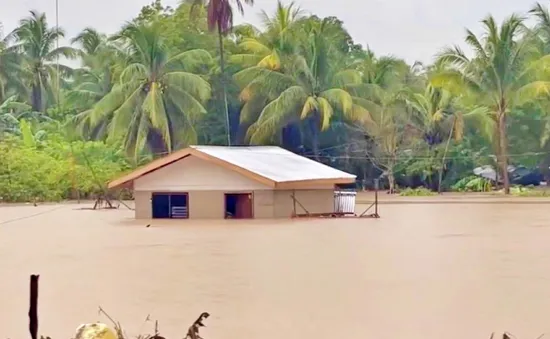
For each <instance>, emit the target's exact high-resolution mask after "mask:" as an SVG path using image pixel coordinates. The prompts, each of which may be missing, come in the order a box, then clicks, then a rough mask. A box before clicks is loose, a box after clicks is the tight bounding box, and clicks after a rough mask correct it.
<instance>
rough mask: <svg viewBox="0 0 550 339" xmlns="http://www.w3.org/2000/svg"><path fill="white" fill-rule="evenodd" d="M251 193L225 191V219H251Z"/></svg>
mask: <svg viewBox="0 0 550 339" xmlns="http://www.w3.org/2000/svg"><path fill="white" fill-rule="evenodd" d="M253 217H254V215H253V211H252V193H226V194H225V218H226V219H252V218H253Z"/></svg>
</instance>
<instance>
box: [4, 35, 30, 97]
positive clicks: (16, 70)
mask: <svg viewBox="0 0 550 339" xmlns="http://www.w3.org/2000/svg"><path fill="white" fill-rule="evenodd" d="M20 64H21V55H19V53H17V51H16V50H15V48H13V47H12V46H10V37H9V36H8V37H5V38H1V39H0V102H3V101H4V100H7V99H8V97H10V96H12V95H16V94H21V93H25V90H26V88H25V85H24V84H23V82H22V81H21V77H20V75H21V67H20Z"/></svg>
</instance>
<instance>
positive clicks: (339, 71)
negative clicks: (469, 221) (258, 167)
mask: <svg viewBox="0 0 550 339" xmlns="http://www.w3.org/2000/svg"><path fill="white" fill-rule="evenodd" d="M253 4H254V2H253V1H252V0H236V1H229V0H219V1H218V0H209V1H203V0H187V1H182V2H181V3H180V5H178V6H177V7H176V8H171V7H167V6H164V5H163V4H162V2H161V1H160V0H155V1H153V2H152V3H151V5H149V6H145V7H144V8H143V9H142V10H141V11H140V13H136V16H135V18H134V19H132V20H130V21H129V22H127V23H124V24H123V25H121V27H120V29H119V31H118V32H116V33H114V34H105V33H103V32H100V31H98V30H97V29H95V28H94V27H88V28H86V29H84V30H83V31H82V32H80V33H78V34H77V35H76V36H73V37H68V36H66V33H65V31H64V30H63V29H62V28H59V29H57V28H55V27H54V26H52V25H51V24H50V23H49V21H48V20H47V19H48V18H47V17H46V15H45V14H43V13H39V12H37V11H30V13H29V14H28V15H27V16H26V17H24V18H22V19H21V20H20V23H19V25H18V27H17V28H16V29H14V30H13V31H12V32H9V33H8V34H6V35H5V36H3V37H1V39H0V178H1V179H2V180H1V181H0V182H1V183H0V199H4V200H8V201H12V200H15V201H19V200H29V199H44V200H52V199H63V198H70V197H74V196H75V195H76V194H79V195H82V196H87V195H91V194H94V193H97V190H98V189H99V188H98V187H99V186H101V185H102V184H103V183H104V182H105V181H107V180H109V179H111V178H113V177H114V176H116V175H118V174H119V173H121V172H123V171H126V170H128V169H130V168H132V167H134V166H137V165H139V164H141V163H143V162H145V161H149V160H150V159H154V158H157V157H160V156H163V155H165V154H167V153H170V152H173V151H175V150H177V149H180V148H183V147H186V146H188V145H191V144H218V145H226V144H228V143H229V144H232V145H264V144H270V145H279V146H282V147H285V148H287V149H289V150H291V151H293V152H296V153H299V154H301V155H304V156H306V157H310V158H312V159H315V160H317V161H321V162H323V163H326V164H329V165H330V166H334V167H338V168H340V169H343V170H345V171H349V172H352V173H355V174H356V175H357V176H358V179H359V180H360V181H361V182H362V183H363V184H364V185H367V186H368V185H371V184H372V182H373V179H376V178H380V177H381V178H384V184H385V185H386V186H387V187H389V188H390V189H392V190H393V189H394V188H396V187H398V186H401V187H405V186H411V187H417V186H425V187H427V188H430V189H433V190H438V189H439V190H448V189H451V188H452V187H456V185H457V183H460V182H461V180H462V181H464V180H466V178H468V177H470V176H471V175H472V171H473V169H474V168H475V167H477V166H482V165H491V166H493V167H495V168H498V169H499V176H500V178H501V179H502V181H503V185H504V187H505V191H506V192H508V190H509V187H510V181H511V180H512V179H511V178H509V175H508V174H509V165H515V166H526V167H529V168H531V169H533V170H537V171H539V172H541V173H542V175H544V176H545V177H546V179H547V180H550V171H549V166H550V142H549V141H550V115H549V114H548V112H550V110H549V109H550V47H549V46H550V14H549V11H548V8H546V7H545V6H544V5H542V4H536V5H535V6H534V7H533V9H532V10H531V11H529V12H528V13H515V14H514V13H510V16H509V17H508V18H506V19H505V20H503V21H502V22H500V23H499V22H497V21H496V20H495V19H494V17H492V16H487V17H486V18H484V19H483V20H482V21H481V27H482V29H483V31H482V32H481V34H478V35H476V34H474V33H473V32H472V30H470V29H467V30H466V33H465V36H464V43H463V44H461V45H460V46H447V47H445V46H441V49H440V50H439V52H438V53H437V54H436V55H434V59H433V63H431V64H422V63H414V64H408V63H407V62H405V61H404V60H402V59H400V58H399V57H397V56H388V55H378V54H376V51H373V50H372V49H370V48H369V47H368V46H361V45H359V44H357V43H356V42H355V41H354V40H353V37H352V36H351V35H350V34H349V32H347V30H346V28H345V23H343V22H342V21H341V20H339V19H338V18H336V17H331V16H329V17H324V18H323V17H318V16H315V15H308V14H307V12H305V11H304V10H303V9H302V8H301V7H300V6H299V3H298V2H288V3H283V2H278V4H277V6H276V8H275V10H274V11H273V12H272V13H267V12H263V11H262V12H261V13H259V15H260V17H261V22H262V25H261V27H254V26H252V25H248V24H243V25H238V26H234V25H233V13H234V11H240V12H242V11H254V7H253ZM244 5H250V6H244ZM63 37H66V38H68V39H69V41H70V45H68V46H63V45H61V46H60V45H59V41H60V40H59V39H60V38H63ZM461 46H462V47H461ZM463 48H467V49H463ZM67 58H69V59H74V60H77V61H78V62H79V66H78V67H69V66H67V65H65V64H64V63H63V60H66V59H67ZM73 64H74V63H73ZM83 157H86V158H88V159H90V160H91V161H90V162H89V163H90V164H89V165H85V164H84V162H83V160H82V159H83ZM87 163H88V162H87ZM90 166H93V167H94V170H95V171H94V172H96V173H99V181H100V182H101V184H100V185H99V186H98V184H97V182H96V179H93V178H92V177H90V176H89V175H88V174H86V173H87V171H89V170H90V168H89V167H90ZM77 177H78V178H80V180H77V181H78V182H76V181H75V180H72V179H70V178H77ZM86 178H88V179H86ZM71 180H72V181H71ZM86 180H87V181H86Z"/></svg>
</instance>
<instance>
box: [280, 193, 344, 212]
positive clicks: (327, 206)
mask: <svg viewBox="0 0 550 339" xmlns="http://www.w3.org/2000/svg"><path fill="white" fill-rule="evenodd" d="M273 192H274V214H273V215H274V217H275V218H289V217H291V216H292V213H293V211H294V202H293V199H292V192H293V191H292V190H277V191H273ZM295 197H296V200H297V201H299V202H300V204H302V205H303V206H304V208H305V209H306V210H307V211H308V212H309V213H330V212H333V211H334V189H322V190H321V189H318V190H296V191H295ZM300 204H298V203H296V213H297V214H304V213H306V212H305V211H304V209H303V208H302V207H301V206H300Z"/></svg>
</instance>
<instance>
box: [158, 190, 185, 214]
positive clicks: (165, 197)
mask: <svg viewBox="0 0 550 339" xmlns="http://www.w3.org/2000/svg"><path fill="white" fill-rule="evenodd" d="M151 205H152V206H151V207H152V212H153V213H152V215H153V219H187V218H189V196H188V195H187V193H153V195H152V197H151Z"/></svg>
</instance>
